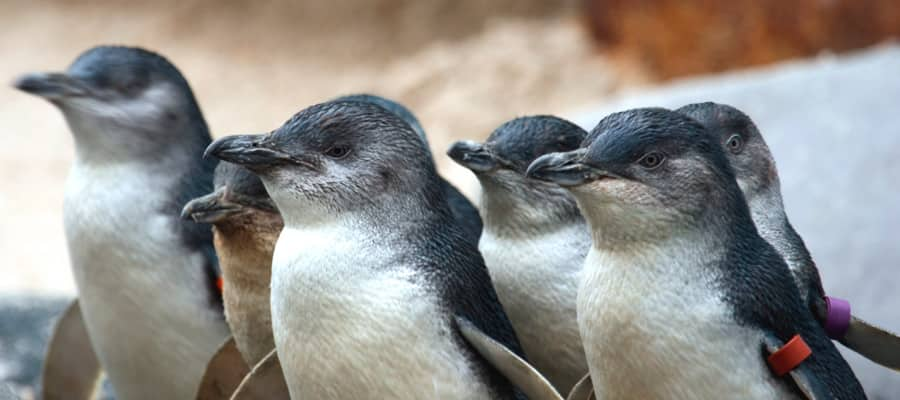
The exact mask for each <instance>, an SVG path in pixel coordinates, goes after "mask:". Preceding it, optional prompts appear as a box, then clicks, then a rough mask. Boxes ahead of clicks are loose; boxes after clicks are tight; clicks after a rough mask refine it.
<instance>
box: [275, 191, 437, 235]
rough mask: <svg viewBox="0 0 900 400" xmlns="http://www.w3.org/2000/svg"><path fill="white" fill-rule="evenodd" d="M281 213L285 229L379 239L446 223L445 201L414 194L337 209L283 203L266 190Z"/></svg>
mask: <svg viewBox="0 0 900 400" xmlns="http://www.w3.org/2000/svg"><path fill="white" fill-rule="evenodd" d="M270 193H271V194H272V198H273V199H274V200H275V203H276V204H277V206H278V209H279V210H281V212H282V216H283V218H284V223H285V227H286V228H291V229H301V230H313V229H320V228H323V227H335V226H343V227H344V228H347V229H352V230H354V231H357V232H363V233H368V234H372V235H376V236H380V237H389V236H391V235H393V234H395V233H400V232H403V231H408V230H409V227H410V226H426V225H431V224H434V223H436V222H440V221H443V222H445V223H450V221H451V220H452V217H451V216H450V210H449V206H448V205H447V202H446V199H443V198H439V199H431V200H427V199H423V198H422V196H421V194H420V193H417V192H415V191H409V192H403V191H401V192H394V193H381V194H379V195H376V196H374V197H372V198H371V202H370V203H367V204H360V205H357V206H354V207H346V208H344V207H341V206H340V205H335V204H334V203H330V202H329V201H330V199H315V200H312V201H304V202H303V204H298V203H297V202H294V201H287V202H286V201H285V199H284V197H283V195H282V194H281V193H280V192H277V191H270Z"/></svg>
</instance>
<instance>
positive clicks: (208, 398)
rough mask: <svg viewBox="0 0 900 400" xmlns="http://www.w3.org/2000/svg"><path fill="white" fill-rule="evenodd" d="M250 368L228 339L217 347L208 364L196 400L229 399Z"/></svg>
mask: <svg viewBox="0 0 900 400" xmlns="http://www.w3.org/2000/svg"><path fill="white" fill-rule="evenodd" d="M248 372H250V367H249V366H247V363H246V362H245V361H244V357H243V356H241V353H240V352H239V351H238V348H237V344H236V343H235V342H234V338H233V337H231V336H229V337H228V339H226V340H225V342H224V343H222V345H221V346H219V350H216V352H215V354H213V356H212V358H211V359H210V360H209V363H207V364H206V371H205V372H204V373H203V379H202V380H201V381H200V387H199V388H198V389H197V397H196V398H197V400H219V399H223V400H224V399H229V398H231V394H232V393H234V391H235V389H237V387H238V385H239V384H240V383H241V380H242V379H244V376H245V375H247V373H248Z"/></svg>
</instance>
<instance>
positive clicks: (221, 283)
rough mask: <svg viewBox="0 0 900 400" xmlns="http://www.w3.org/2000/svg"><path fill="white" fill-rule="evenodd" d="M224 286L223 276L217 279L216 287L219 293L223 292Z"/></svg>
mask: <svg viewBox="0 0 900 400" xmlns="http://www.w3.org/2000/svg"><path fill="white" fill-rule="evenodd" d="M224 285H225V281H224V280H222V277H221V276H220V277H218V278H217V279H216V287H217V288H219V292H220V293H221V292H222V286H224Z"/></svg>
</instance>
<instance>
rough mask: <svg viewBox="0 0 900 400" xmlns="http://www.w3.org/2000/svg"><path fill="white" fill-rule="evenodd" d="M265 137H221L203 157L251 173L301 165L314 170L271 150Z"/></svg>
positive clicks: (308, 165)
mask: <svg viewBox="0 0 900 400" xmlns="http://www.w3.org/2000/svg"><path fill="white" fill-rule="evenodd" d="M267 138H268V136H265V135H234V136H227V137H223V138H221V139H219V140H216V141H215V142H212V143H211V144H210V145H209V147H207V148H206V151H205V152H204V153H203V157H204V158H206V157H209V156H210V155H212V156H214V157H216V158H218V159H220V160H224V161H228V162H231V163H235V164H238V165H242V166H244V167H247V169H249V170H251V171H253V172H263V171H265V170H268V169H270V168H272V167H276V166H279V165H287V164H295V165H303V166H305V167H307V168H309V169H316V165H315V163H314V162H312V161H309V160H306V159H302V158H299V157H293V156H291V155H290V154H287V153H285V152H282V151H280V150H278V149H276V148H273V147H272V146H271V145H270V144H269V143H268V141H267V140H266V139H267Z"/></svg>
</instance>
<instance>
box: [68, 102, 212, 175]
mask: <svg viewBox="0 0 900 400" xmlns="http://www.w3.org/2000/svg"><path fill="white" fill-rule="evenodd" d="M195 113H196V114H197V117H195V118H188V116H187V115H185V116H182V118H181V119H179V120H178V122H175V123H160V124H159V126H157V125H154V124H147V125H140V126H137V125H135V126H129V125H126V124H125V123H123V122H122V121H118V120H114V119H111V118H108V117H99V116H95V115H92V114H87V113H85V112H79V111H77V110H71V109H69V108H63V115H64V116H65V118H66V121H67V123H68V125H69V128H70V129H71V131H72V137H73V140H74V142H75V159H76V162H79V163H81V164H97V165H115V164H131V163H134V162H136V161H138V162H143V163H144V164H155V165H165V164H167V160H169V161H171V160H173V159H174V160H176V161H177V162H181V163H184V162H198V163H199V162H200V161H201V157H200V155H201V154H203V150H204V149H205V148H206V146H207V145H209V143H210V142H211V138H210V135H209V130H208V128H207V126H206V123H205V122H204V121H203V117H202V115H200V114H199V110H196V111H195ZM189 114H193V113H189ZM161 130H164V132H161Z"/></svg>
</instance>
